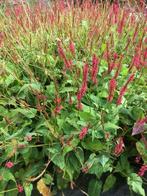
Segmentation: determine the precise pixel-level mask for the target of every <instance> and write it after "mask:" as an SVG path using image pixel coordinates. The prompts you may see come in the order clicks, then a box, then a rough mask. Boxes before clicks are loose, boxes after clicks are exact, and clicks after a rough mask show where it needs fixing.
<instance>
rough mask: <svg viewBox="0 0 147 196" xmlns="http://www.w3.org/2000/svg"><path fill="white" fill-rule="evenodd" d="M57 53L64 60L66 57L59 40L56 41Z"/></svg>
mask: <svg viewBox="0 0 147 196" xmlns="http://www.w3.org/2000/svg"><path fill="white" fill-rule="evenodd" d="M58 54H59V56H60V58H61V59H64V60H65V59H66V56H65V54H64V50H63V48H62V46H61V42H60V41H58Z"/></svg>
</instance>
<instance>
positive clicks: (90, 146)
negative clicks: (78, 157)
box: [82, 138, 106, 151]
mask: <svg viewBox="0 0 147 196" xmlns="http://www.w3.org/2000/svg"><path fill="white" fill-rule="evenodd" d="M82 146H83V148H85V149H87V150H91V151H100V150H104V149H106V145H105V144H104V143H103V142H101V141H100V140H97V139H94V140H92V139H91V138H85V139H84V140H83V141H82Z"/></svg>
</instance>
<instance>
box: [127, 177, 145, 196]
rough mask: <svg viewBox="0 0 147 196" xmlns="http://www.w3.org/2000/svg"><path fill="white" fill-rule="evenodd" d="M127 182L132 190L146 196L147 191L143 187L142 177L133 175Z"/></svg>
mask: <svg viewBox="0 0 147 196" xmlns="http://www.w3.org/2000/svg"><path fill="white" fill-rule="evenodd" d="M127 182H128V185H129V187H130V188H131V190H133V191H134V192H135V193H137V194H139V195H141V196H145V191H144V189H143V187H142V179H141V177H140V176H138V175H137V174H136V173H132V174H131V175H130V176H129V177H128V178H127Z"/></svg>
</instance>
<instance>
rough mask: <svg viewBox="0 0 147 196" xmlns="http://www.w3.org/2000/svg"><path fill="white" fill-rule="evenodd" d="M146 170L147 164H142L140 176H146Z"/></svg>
mask: <svg viewBox="0 0 147 196" xmlns="http://www.w3.org/2000/svg"><path fill="white" fill-rule="evenodd" d="M146 171H147V165H142V166H141V168H140V170H139V172H138V175H139V176H144V174H145V172H146Z"/></svg>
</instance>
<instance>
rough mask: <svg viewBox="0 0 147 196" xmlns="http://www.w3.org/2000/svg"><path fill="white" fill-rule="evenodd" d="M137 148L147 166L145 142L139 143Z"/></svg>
mask: <svg viewBox="0 0 147 196" xmlns="http://www.w3.org/2000/svg"><path fill="white" fill-rule="evenodd" d="M136 148H137V151H138V152H139V154H140V155H141V157H142V159H143V161H144V163H145V164H147V150H146V146H145V144H144V143H143V141H139V142H137V143H136Z"/></svg>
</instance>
